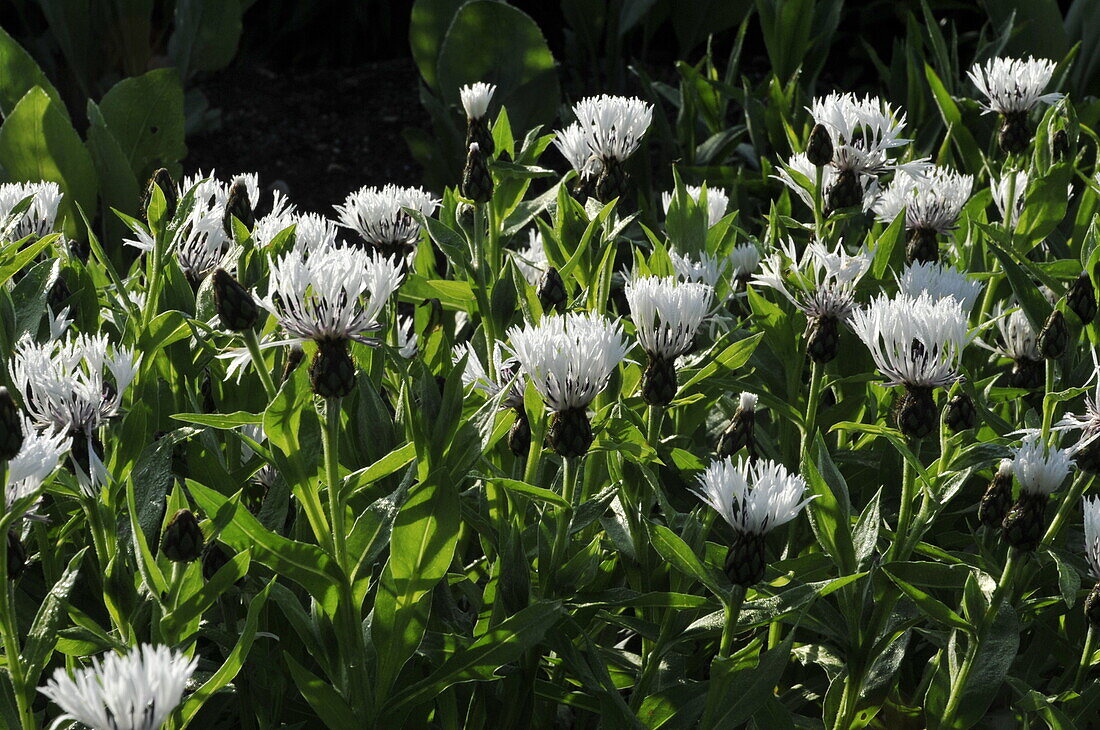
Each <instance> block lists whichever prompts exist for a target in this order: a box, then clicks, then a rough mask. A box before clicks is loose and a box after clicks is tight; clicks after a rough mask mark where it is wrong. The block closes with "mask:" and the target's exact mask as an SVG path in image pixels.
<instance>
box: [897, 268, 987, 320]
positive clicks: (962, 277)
mask: <svg viewBox="0 0 1100 730" xmlns="http://www.w3.org/2000/svg"><path fill="white" fill-rule="evenodd" d="M897 282H898V291H899V292H900V293H901V294H905V295H906V296H909V297H919V296H920V295H921V294H928V295H929V296H930V297H932V298H933V299H944V298H946V297H953V298H954V299H955V300H956V301H957V302H958V303H959V304H960V305H961V306H962V309H963V312H969V311H970V310H971V309H973V307H974V302H975V301H976V300H977V298H978V295H979V294H980V293H981V291H982V283H981V282H980V281H975V280H974V279H971V278H970V277H969V276H967V275H966V274H963V273H961V272H959V271H956V270H954V269H952V268H949V267H948V266H947V265H946V264H939V263H922V262H916V263H912V264H910V265H909V266H906V267H905V272H904V273H903V274H902V275H901V276H900V277H899V278H898V279H897Z"/></svg>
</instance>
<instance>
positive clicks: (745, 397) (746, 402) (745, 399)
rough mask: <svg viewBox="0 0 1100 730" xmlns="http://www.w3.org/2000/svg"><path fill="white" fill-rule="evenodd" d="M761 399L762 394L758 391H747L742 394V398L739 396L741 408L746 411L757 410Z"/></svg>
mask: <svg viewBox="0 0 1100 730" xmlns="http://www.w3.org/2000/svg"><path fill="white" fill-rule="evenodd" d="M759 400H760V396H758V395H757V394H756V393H750V392H748V391H745V392H744V393H742V394H741V396H740V398H738V401H737V402H738V405H739V406H740V408H741V410H743V411H745V412H746V413H753V412H755V411H756V403H757V401H759Z"/></svg>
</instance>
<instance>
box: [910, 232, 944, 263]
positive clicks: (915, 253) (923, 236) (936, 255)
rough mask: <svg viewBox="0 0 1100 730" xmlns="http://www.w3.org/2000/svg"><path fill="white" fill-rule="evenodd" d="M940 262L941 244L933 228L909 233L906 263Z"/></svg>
mask: <svg viewBox="0 0 1100 730" xmlns="http://www.w3.org/2000/svg"><path fill="white" fill-rule="evenodd" d="M939 260H940V244H939V241H937V240H936V232H935V231H934V230H932V229H931V228H914V229H913V230H911V231H909V234H908V236H907V237H906V244H905V263H906V264H914V263H922V264H934V263H936V262H937V261H939Z"/></svg>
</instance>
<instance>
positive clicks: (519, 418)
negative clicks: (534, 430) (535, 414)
mask: <svg viewBox="0 0 1100 730" xmlns="http://www.w3.org/2000/svg"><path fill="white" fill-rule="evenodd" d="M508 448H509V449H510V450H511V451H512V453H513V454H515V455H516V456H519V457H521V458H522V457H524V456H527V452H528V450H530V448H531V423H530V421H528V420H527V413H526V412H524V410H523V409H522V408H517V409H516V420H515V422H514V423H512V427H511V428H510V429H508Z"/></svg>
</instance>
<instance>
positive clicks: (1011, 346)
mask: <svg viewBox="0 0 1100 730" xmlns="http://www.w3.org/2000/svg"><path fill="white" fill-rule="evenodd" d="M993 317H994V319H995V320H996V322H997V330H998V332H999V333H1000V338H999V339H1000V341H999V342H998V343H997V344H996V345H993V346H992V347H990V349H991V350H993V352H995V353H997V354H998V355H1002V356H1004V357H1007V358H1010V359H1012V360H1035V361H1038V360H1042V356H1041V355H1040V354H1039V348H1038V345H1036V339H1037V338H1038V334H1037V333H1036V332H1035V328H1034V327H1032V326H1031V320H1029V319H1028V318H1027V314H1025V313H1024V310H1022V309H1020V308H1018V307H1017V308H1015V309H1013V310H1012V311H1011V312H1008V311H1007V307H1005V306H1004V305H1003V304H998V305H997V308H996V309H995V310H994V314H993Z"/></svg>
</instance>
